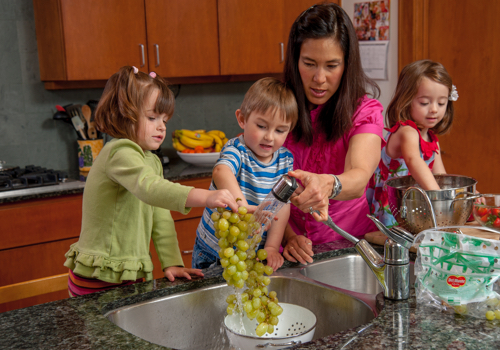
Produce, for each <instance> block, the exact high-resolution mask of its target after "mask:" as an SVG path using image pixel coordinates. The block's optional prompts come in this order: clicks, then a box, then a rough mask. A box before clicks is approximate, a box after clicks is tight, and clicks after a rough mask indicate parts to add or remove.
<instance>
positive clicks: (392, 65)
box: [342, 0, 398, 116]
mask: <svg viewBox="0 0 500 350" xmlns="http://www.w3.org/2000/svg"><path fill="white" fill-rule="evenodd" d="M358 2H369V0H342V8H343V9H344V10H345V11H346V12H347V14H348V15H349V17H350V18H351V20H353V16H354V3H358ZM390 11H391V12H390V20H389V26H390V29H389V41H390V42H389V55H388V61H387V77H388V80H376V82H377V84H378V85H379V87H380V98H379V99H378V100H379V101H380V103H382V105H383V106H384V116H385V110H386V108H387V106H389V103H390V102H391V98H392V95H393V94H394V91H395V90H396V85H397V82H398V0H392V1H391V7H390Z"/></svg>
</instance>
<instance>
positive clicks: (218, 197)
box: [206, 189, 239, 212]
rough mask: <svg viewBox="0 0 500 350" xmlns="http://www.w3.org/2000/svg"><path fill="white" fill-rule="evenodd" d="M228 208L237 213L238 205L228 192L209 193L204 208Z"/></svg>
mask: <svg viewBox="0 0 500 350" xmlns="http://www.w3.org/2000/svg"><path fill="white" fill-rule="evenodd" d="M226 205H227V206H229V207H230V208H231V210H233V211H235V212H237V211H238V207H239V205H238V204H237V203H236V201H235V200H234V197H233V195H232V194H231V192H229V191H228V190H225V189H224V190H217V191H210V193H209V196H208V197H207V204H206V206H207V207H209V208H217V207H222V208H225V207H226Z"/></svg>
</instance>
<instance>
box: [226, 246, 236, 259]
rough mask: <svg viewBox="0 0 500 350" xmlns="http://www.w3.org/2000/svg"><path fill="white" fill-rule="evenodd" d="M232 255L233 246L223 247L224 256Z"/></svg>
mask: <svg viewBox="0 0 500 350" xmlns="http://www.w3.org/2000/svg"><path fill="white" fill-rule="evenodd" d="M233 255H234V249H233V248H226V249H224V256H225V257H226V258H230V257H232V256H233Z"/></svg>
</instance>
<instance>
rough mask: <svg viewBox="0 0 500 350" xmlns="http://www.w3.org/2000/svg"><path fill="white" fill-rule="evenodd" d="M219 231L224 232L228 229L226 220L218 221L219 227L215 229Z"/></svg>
mask: <svg viewBox="0 0 500 350" xmlns="http://www.w3.org/2000/svg"><path fill="white" fill-rule="evenodd" d="M217 228H218V229H219V230H221V231H226V230H227V229H228V228H229V221H227V220H226V219H224V218H222V219H220V220H219V225H218V227H217Z"/></svg>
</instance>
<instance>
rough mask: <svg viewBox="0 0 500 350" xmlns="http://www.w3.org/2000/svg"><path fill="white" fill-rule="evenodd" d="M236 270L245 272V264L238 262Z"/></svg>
mask: <svg viewBox="0 0 500 350" xmlns="http://www.w3.org/2000/svg"><path fill="white" fill-rule="evenodd" d="M235 256H237V255H235ZM221 265H222V263H221ZM236 269H237V270H238V271H241V272H243V271H245V270H246V269H247V264H245V262H244V261H238V262H237V263H236ZM247 274H248V272H247Z"/></svg>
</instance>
